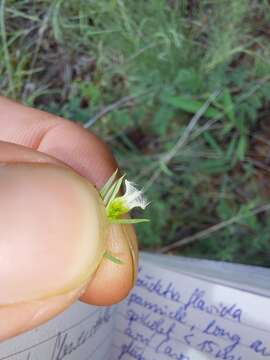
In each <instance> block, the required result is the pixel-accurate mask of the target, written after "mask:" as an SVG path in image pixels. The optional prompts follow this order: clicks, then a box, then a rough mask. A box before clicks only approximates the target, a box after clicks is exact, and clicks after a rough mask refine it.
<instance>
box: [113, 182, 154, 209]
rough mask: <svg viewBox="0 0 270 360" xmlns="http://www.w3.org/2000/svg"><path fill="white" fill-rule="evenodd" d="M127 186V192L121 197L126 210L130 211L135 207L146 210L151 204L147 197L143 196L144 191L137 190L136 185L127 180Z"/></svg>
mask: <svg viewBox="0 0 270 360" xmlns="http://www.w3.org/2000/svg"><path fill="white" fill-rule="evenodd" d="M125 186H126V192H125V194H124V195H123V196H122V197H120V199H121V198H122V200H123V202H124V204H125V207H126V208H128V209H129V210H131V209H133V208H135V207H140V208H141V209H145V208H146V206H147V205H149V202H147V200H146V198H145V196H144V195H143V191H142V190H138V189H136V187H135V184H134V183H132V182H131V181H128V180H125ZM118 199H119V198H118Z"/></svg>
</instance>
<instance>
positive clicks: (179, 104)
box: [164, 96, 223, 119]
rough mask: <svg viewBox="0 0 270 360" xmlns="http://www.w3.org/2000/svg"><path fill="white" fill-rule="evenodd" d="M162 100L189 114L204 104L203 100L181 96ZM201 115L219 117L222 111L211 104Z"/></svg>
mask: <svg viewBox="0 0 270 360" xmlns="http://www.w3.org/2000/svg"><path fill="white" fill-rule="evenodd" d="M164 101H165V102H166V103H167V104H170V105H172V106H174V107H175V108H177V109H181V110H183V111H185V112H188V113H191V114H195V113H196V112H197V111H198V110H200V109H201V107H202V106H203V105H204V102H203V101H199V100H193V99H190V98H187V97H183V96H175V97H174V96H170V97H166V98H165V99H164ZM203 115H204V116H205V117H208V118H214V119H217V118H221V117H222V116H223V114H222V112H220V111H218V110H217V109H215V108H214V107H213V106H209V107H208V109H207V110H206V111H205V112H204V114H203Z"/></svg>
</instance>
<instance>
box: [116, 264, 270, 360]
mask: <svg viewBox="0 0 270 360" xmlns="http://www.w3.org/2000/svg"><path fill="white" fill-rule="evenodd" d="M255 275H256V274H255ZM115 324H116V325H115V331H114V333H115V336H114V340H113V349H114V356H113V359H114V360H127V359H137V360H161V359H162V360H166V359H167V360H170V359H171V360H204V359H223V360H262V359H270V300H269V298H267V297H263V296H260V295H256V294H250V293H248V292H244V291H241V290H237V289H232V288H229V287H225V286H222V285H217V284H215V283H211V282H207V281H204V280H200V279H196V278H192V277H190V276H188V275H180V274H177V273H175V272H173V271H169V270H166V269H165V268H161V267H158V266H155V265H153V264H151V263H148V262H145V261H142V262H141V267H140V270H139V276H138V281H137V285H136V287H135V289H134V290H133V291H132V293H131V294H130V295H129V296H128V298H127V299H126V300H125V301H124V302H123V303H122V304H121V306H119V307H118V308H117V315H116V322H115Z"/></svg>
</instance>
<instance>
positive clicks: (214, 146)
mask: <svg viewBox="0 0 270 360" xmlns="http://www.w3.org/2000/svg"><path fill="white" fill-rule="evenodd" d="M203 137H204V139H205V140H206V142H207V143H208V144H209V145H210V147H211V148H212V150H214V151H216V153H217V154H218V155H220V156H223V150H222V148H221V147H220V146H219V145H218V143H217V142H216V140H215V139H214V137H213V136H212V135H211V134H210V133H209V131H205V132H204V133H203Z"/></svg>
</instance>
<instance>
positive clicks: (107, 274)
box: [80, 224, 138, 306]
mask: <svg viewBox="0 0 270 360" xmlns="http://www.w3.org/2000/svg"><path fill="white" fill-rule="evenodd" d="M107 250H108V251H109V252H110V253H111V254H112V255H113V256H115V257H116V258H118V259H120V260H121V261H122V263H121V264H117V263H114V262H112V261H111V260H109V259H106V258H104V259H103V260H102V262H101V264H100V265H99V267H98V269H97V271H96V273H95V275H94V277H93V279H92V280H91V281H90V283H89V285H88V287H87V290H86V292H85V293H84V294H83V296H82V297H81V298H80V300H82V301H83V302H86V303H89V304H92V305H104V306H105V305H112V304H115V303H118V302H120V301H121V300H123V299H124V298H125V297H126V296H127V295H128V293H129V292H130V290H131V289H132V287H133V285H134V281H135V278H136V273H137V258H138V249H137V241H136V235H135V231H134V229H133V226H131V225H121V224H117V225H115V224H114V225H110V228H109V234H108V243H107Z"/></svg>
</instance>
